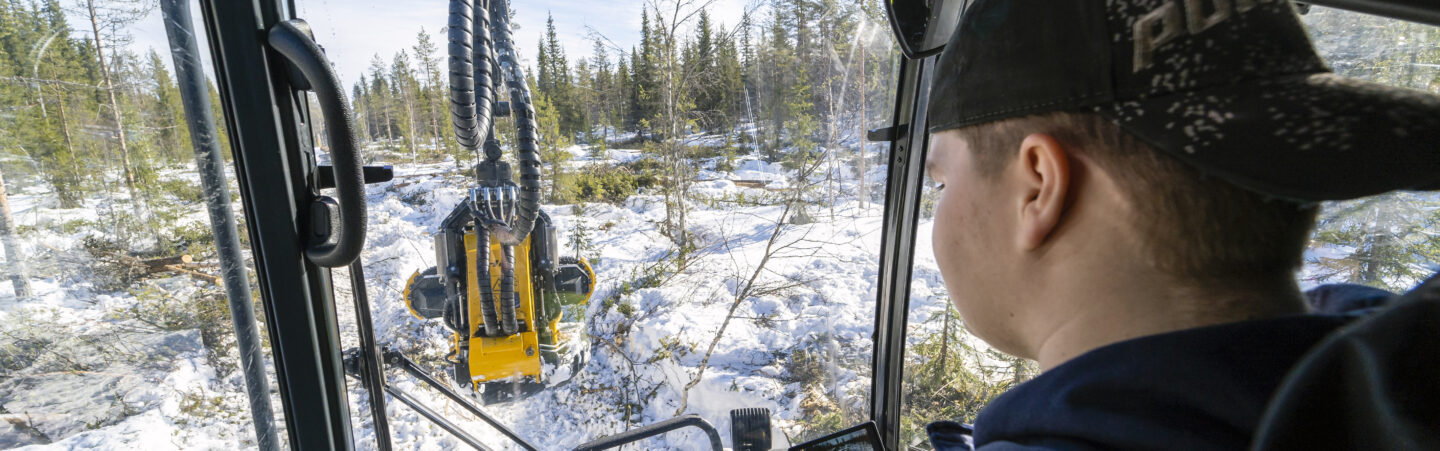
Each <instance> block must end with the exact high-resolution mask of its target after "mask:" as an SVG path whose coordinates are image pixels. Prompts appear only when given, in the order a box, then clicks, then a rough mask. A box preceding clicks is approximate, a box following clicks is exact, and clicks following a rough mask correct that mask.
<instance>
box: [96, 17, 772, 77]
mask: <svg viewBox="0 0 1440 451" xmlns="http://www.w3.org/2000/svg"><path fill="white" fill-rule="evenodd" d="M296 1H297V3H296V11H297V12H298V15H299V17H300V18H303V19H306V20H307V21H309V22H310V26H311V27H312V28H313V29H314V30H315V35H316V39H317V40H318V41H319V42H320V45H321V46H323V47H325V49H326V53H327V55H328V56H329V57H330V59H331V61H333V62H334V63H335V66H336V69H337V70H338V72H339V75H340V77H341V79H342V80H343V81H344V82H345V85H346V86H347V87H348V86H350V85H351V84H352V83H354V82H355V81H356V80H358V79H359V77H360V75H361V74H362V73H363V72H364V71H365V70H366V68H367V67H369V65H370V59H371V57H372V56H374V55H375V54H379V55H380V57H381V58H382V59H384V60H385V61H386V63H387V64H388V63H389V62H390V58H391V57H392V56H393V55H394V54H395V52H397V51H399V50H400V49H402V48H403V49H409V48H410V47H411V46H413V45H415V34H416V33H417V32H419V31H420V28H421V27H424V28H425V31H426V32H428V33H430V35H431V37H432V39H433V40H434V43H435V46H436V48H437V49H438V50H439V51H440V52H441V53H442V55H441V56H443V52H445V45H444V36H443V35H441V33H440V32H441V29H442V28H443V27H444V26H445V24H446V21H447V18H448V14H449V2H448V1H446V0H427V1H398V0H296ZM697 3H703V0H702V1H699V2H697ZM646 4H647V0H625V1H614V2H612V1H598V0H588V1H587V0H532V1H526V0H512V4H511V8H513V9H515V24H516V25H518V29H517V30H515V35H516V41H517V42H516V44H517V45H518V46H519V48H518V49H517V50H518V51H519V52H520V54H521V56H522V57H523V58H525V59H526V60H527V61H526V64H527V65H528V64H529V63H530V62H529V61H528V60H532V59H534V57H535V45H536V43H538V42H539V40H540V37H541V36H542V35H543V34H544V32H545V17H546V14H547V13H549V14H553V15H554V17H555V28H556V34H557V36H558V37H559V38H560V41H561V45H563V46H565V51H566V54H567V55H568V56H569V57H570V60H571V61H574V60H575V59H576V58H578V57H584V56H589V55H590V54H591V52H592V49H593V47H594V45H593V42H594V40H593V39H591V35H592V32H593V33H599V34H602V35H604V36H605V37H607V38H609V40H610V41H612V42H614V43H615V44H616V45H620V46H622V47H624V48H629V47H630V46H631V45H633V44H635V43H636V42H637V41H638V40H639V38H640V10H641V8H642V7H644V5H646ZM748 5H751V2H750V1H749V0H715V1H714V3H713V4H712V6H711V8H710V14H711V16H712V17H713V20H714V21H716V22H717V23H724V24H726V25H727V26H733V25H734V24H735V23H737V22H739V21H740V17H741V14H742V13H743V12H744V10H745V9H746V8H747V7H750V6H748ZM192 8H193V9H194V12H195V13H196V17H195V18H194V19H195V23H196V26H197V27H199V28H203V25H202V22H201V20H200V18H199V17H198V14H199V6H198V5H194V6H193V7H192ZM83 25H88V23H87V22H83V21H81V20H80V18H79V17H75V16H72V17H71V27H73V28H75V29H76V32H77V33H79V32H81V31H84V32H85V34H87V35H88V32H89V29H88V27H84V26H83ZM131 32H132V34H133V35H134V37H135V41H134V42H133V44H132V48H133V49H134V50H136V51H137V52H146V51H148V48H152V47H153V48H154V49H156V50H157V51H160V52H161V54H162V55H165V49H167V48H168V45H167V41H166V38H165V30H164V28H163V25H162V22H161V18H160V12H159V10H158V9H157V10H155V11H153V12H152V13H151V14H150V15H148V16H146V17H145V18H144V19H143V20H141V22H140V23H137V24H135V26H134V27H133V28H132V30H131ZM197 32H199V33H200V34H202V35H203V33H204V30H203V29H202V30H197ZM77 37H78V35H77ZM201 45H202V46H203V45H204V43H203V42H202V43H201ZM202 53H205V58H204V60H205V64H206V72H209V71H210V67H211V65H210V64H211V63H210V59H209V54H208V52H202ZM611 56H612V57H613V56H614V53H613V52H612V54H611ZM165 60H166V63H169V58H165Z"/></svg>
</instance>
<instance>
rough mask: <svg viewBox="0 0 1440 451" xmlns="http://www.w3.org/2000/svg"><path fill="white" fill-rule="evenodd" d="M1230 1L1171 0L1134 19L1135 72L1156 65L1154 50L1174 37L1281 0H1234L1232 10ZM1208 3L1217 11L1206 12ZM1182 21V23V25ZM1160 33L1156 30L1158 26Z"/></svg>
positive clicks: (1194, 31) (1199, 31)
mask: <svg viewBox="0 0 1440 451" xmlns="http://www.w3.org/2000/svg"><path fill="white" fill-rule="evenodd" d="M1230 1H1231V0H1169V1H1167V2H1165V4H1163V5H1160V7H1159V8H1155V10H1154V11H1150V12H1149V13H1146V14H1145V15H1144V16H1141V17H1140V20H1138V21H1136V22H1135V27H1134V30H1132V31H1133V32H1134V36H1135V39H1134V40H1135V72H1136V73H1138V72H1140V71H1141V70H1143V69H1145V68H1147V67H1150V66H1152V65H1154V64H1155V51H1156V50H1159V49H1160V48H1162V47H1165V45H1166V44H1169V43H1170V42H1171V41H1174V40H1175V38H1178V37H1180V36H1181V35H1182V34H1184V33H1185V32H1186V31H1189V32H1190V34H1200V33H1201V32H1203V31H1205V30H1208V29H1210V27H1214V26H1216V25H1219V24H1220V23H1221V22H1224V21H1225V19H1229V18H1230V17H1231V16H1233V15H1234V14H1235V13H1244V12H1247V11H1250V10H1252V9H1255V6H1256V5H1257V4H1260V3H1275V2H1277V1H1280V0H1234V1H1235V9H1234V10H1231V9H1230ZM1180 3H1184V4H1185V8H1184V9H1185V11H1184V12H1183V13H1182V12H1181V11H1180ZM1206 3H1209V4H1210V6H1211V7H1212V8H1211V9H1212V10H1213V11H1214V12H1211V13H1210V14H1209V15H1205V14H1204V9H1203V8H1202V6H1203V5H1204V4H1206ZM1182 24H1183V25H1182ZM1157 28H1158V29H1159V33H1156V29H1157Z"/></svg>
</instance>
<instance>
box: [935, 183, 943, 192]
mask: <svg viewBox="0 0 1440 451" xmlns="http://www.w3.org/2000/svg"><path fill="white" fill-rule="evenodd" d="M944 190H945V184H944V183H936V184H935V191H937V192H939V191H944Z"/></svg>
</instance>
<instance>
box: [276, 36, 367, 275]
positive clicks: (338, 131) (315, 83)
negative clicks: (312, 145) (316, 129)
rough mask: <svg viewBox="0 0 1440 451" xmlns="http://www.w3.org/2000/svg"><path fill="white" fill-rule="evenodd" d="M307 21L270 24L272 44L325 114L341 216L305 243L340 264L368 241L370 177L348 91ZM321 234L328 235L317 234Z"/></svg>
mask: <svg viewBox="0 0 1440 451" xmlns="http://www.w3.org/2000/svg"><path fill="white" fill-rule="evenodd" d="M302 27H304V28H308V26H307V25H305V22H304V21H302V20H300V19H291V20H287V21H284V22H280V23H277V24H275V26H274V27H273V28H271V29H270V33H269V44H270V47H271V48H274V49H275V51H276V52H279V53H280V54H281V55H283V56H284V57H285V59H287V60H289V61H290V64H292V65H294V67H295V68H296V69H299V70H300V73H301V74H302V75H304V77H305V80H306V81H308V82H309V83H310V88H311V89H312V90H313V91H314V92H315V97H316V100H317V101H319V103H320V111H321V113H322V114H324V116H325V123H326V124H327V127H325V131H326V135H327V136H328V137H329V138H330V161H331V163H332V165H333V166H332V168H333V171H334V177H333V180H334V181H335V189H336V192H337V195H338V196H339V198H340V199H339V203H340V206H339V214H338V215H337V216H339V217H338V218H331V219H330V221H329V222H330V224H329V227H328V228H329V229H330V232H329V233H328V234H327V233H321V232H320V231H318V230H317V231H316V233H314V234H312V237H311V239H312V240H313V241H314V242H311V243H310V244H308V245H307V246H306V248H305V256H306V257H307V258H309V259H310V261H311V262H313V263H315V264H316V265H320V266H324V267H328V268H336V267H341V266H345V265H349V264H350V263H351V262H353V261H355V259H356V258H358V257H360V250H361V248H363V247H364V246H365V179H364V177H363V175H362V173H361V168H360V155H359V152H358V151H357V150H356V147H357V146H356V145H355V133H354V129H355V124H354V123H352V122H351V118H350V104H349V102H346V101H345V91H344V90H342V89H341V88H340V79H339V77H336V76H335V71H334V70H333V69H331V68H330V62H329V61H328V60H326V59H325V55H324V54H322V53H321V52H320V46H319V45H316V44H315V40H313V39H311V38H310V36H309V34H308V33H305V32H304V31H302ZM327 235H328V236H327ZM321 236H325V237H326V239H323V240H316V239H315V238H317V237H321Z"/></svg>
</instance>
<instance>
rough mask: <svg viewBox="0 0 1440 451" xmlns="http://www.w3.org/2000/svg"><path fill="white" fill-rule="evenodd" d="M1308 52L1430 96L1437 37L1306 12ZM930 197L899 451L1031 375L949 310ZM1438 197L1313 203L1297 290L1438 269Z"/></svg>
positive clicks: (917, 271)
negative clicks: (1316, 207)
mask: <svg viewBox="0 0 1440 451" xmlns="http://www.w3.org/2000/svg"><path fill="white" fill-rule="evenodd" d="M1302 20H1303V22H1304V23H1305V24H1306V25H1307V26H1308V27H1309V31H1310V35H1311V38H1312V39H1313V41H1314V44H1315V47H1316V50H1318V51H1319V53H1320V56H1321V57H1322V58H1324V59H1325V60H1326V61H1327V62H1328V63H1330V65H1331V66H1332V67H1333V69H1334V70H1335V72H1336V73H1338V74H1340V75H1344V76H1347V77H1354V78H1359V79H1363V80H1368V81H1372V82H1377V83H1383V84H1387V85H1391V86H1399V87H1406V88H1410V89H1418V90H1423V91H1429V92H1432V93H1440V29H1436V28H1435V27H1430V26H1425V25H1419V24H1414V23H1407V22H1401V21H1397V20H1392V19H1386V18H1381V17H1375V16H1368V15H1364V14H1358V13H1352V12H1347V11H1342V10H1336V9H1329V8H1322V7H1313V8H1310V9H1309V12H1308V13H1307V14H1306V15H1304V16H1303V17H1302ZM937 197H938V192H937V191H936V190H935V185H934V183H933V182H930V181H929V180H928V178H927V183H926V188H925V191H924V201H923V202H922V212H921V216H922V221H921V222H920V225H919V230H917V232H916V244H915V246H916V247H915V255H916V257H915V262H914V264H915V266H914V279H913V280H912V282H911V284H912V285H911V291H910V311H909V315H908V323H907V324H908V329H907V337H906V345H905V369H904V380H903V381H902V382H903V386H902V393H903V400H902V403H901V413H902V417H901V439H900V440H901V446H903V447H906V448H907V449H930V444H929V442H928V441H927V440H926V438H925V433H924V426H925V425H926V424H927V423H929V422H932V421H937V420H954V421H959V422H963V423H973V422H974V421H975V417H976V415H978V414H979V413H980V411H981V409H983V408H984V407H985V405H986V404H988V403H989V402H990V400H992V399H994V397H996V396H998V395H1000V394H1002V393H1004V392H1005V391H1006V390H1008V389H1010V388H1012V387H1014V386H1016V385H1018V384H1020V383H1023V382H1025V381H1026V380H1029V379H1030V378H1032V377H1034V376H1036V375H1037V374H1038V369H1037V368H1036V366H1035V363H1034V362H1032V361H1028V360H1024V359H1019V358H1016V357H1013V356H1009V355H1006V354H1004V353H1001V352H999V351H996V350H994V349H992V348H990V347H989V346H988V345H986V343H985V342H984V341H982V340H980V339H979V338H976V337H975V336H973V335H971V334H970V333H968V332H967V331H966V328H965V322H964V320H963V318H961V317H960V315H959V313H958V312H957V311H956V310H955V308H954V306H952V305H951V303H950V298H949V296H948V294H947V292H946V289H945V285H944V282H943V281H942V280H941V278H940V272H939V269H938V268H937V267H936V266H935V258H934V254H933V251H932V247H931V241H930V235H931V230H932V229H933V224H934V223H933V218H932V211H933V205H934V202H935V199H936V198H937ZM1437 223H1440V197H1437V196H1436V195H1435V194H1434V193H1392V194H1386V195H1382V196H1375V197H1371V198H1365V199H1359V200H1354V201H1348V202H1327V203H1325V204H1324V205H1323V207H1322V210H1321V213H1320V219H1319V222H1318V225H1317V227H1316V228H1315V230H1314V232H1313V233H1312V235H1311V240H1310V244H1309V248H1308V249H1307V251H1306V253H1305V266H1304V267H1303V269H1302V270H1301V271H1300V272H1299V273H1298V274H1296V278H1297V281H1298V282H1299V284H1300V286H1301V288H1302V289H1306V290H1308V289H1310V288H1314V287H1316V286H1319V285H1321V284H1329V283H1357V284H1364V285H1369V286H1373V287H1377V288H1382V289H1386V290H1390V291H1393V292H1404V291H1406V290H1409V289H1410V288H1413V287H1414V286H1415V285H1416V284H1418V283H1420V282H1421V281H1423V280H1424V278H1425V277H1428V276H1429V275H1431V274H1433V273H1434V272H1435V271H1436V270H1437V269H1440V265H1437V262H1440V235H1437V234H1436V232H1435V231H1436V228H1437Z"/></svg>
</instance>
